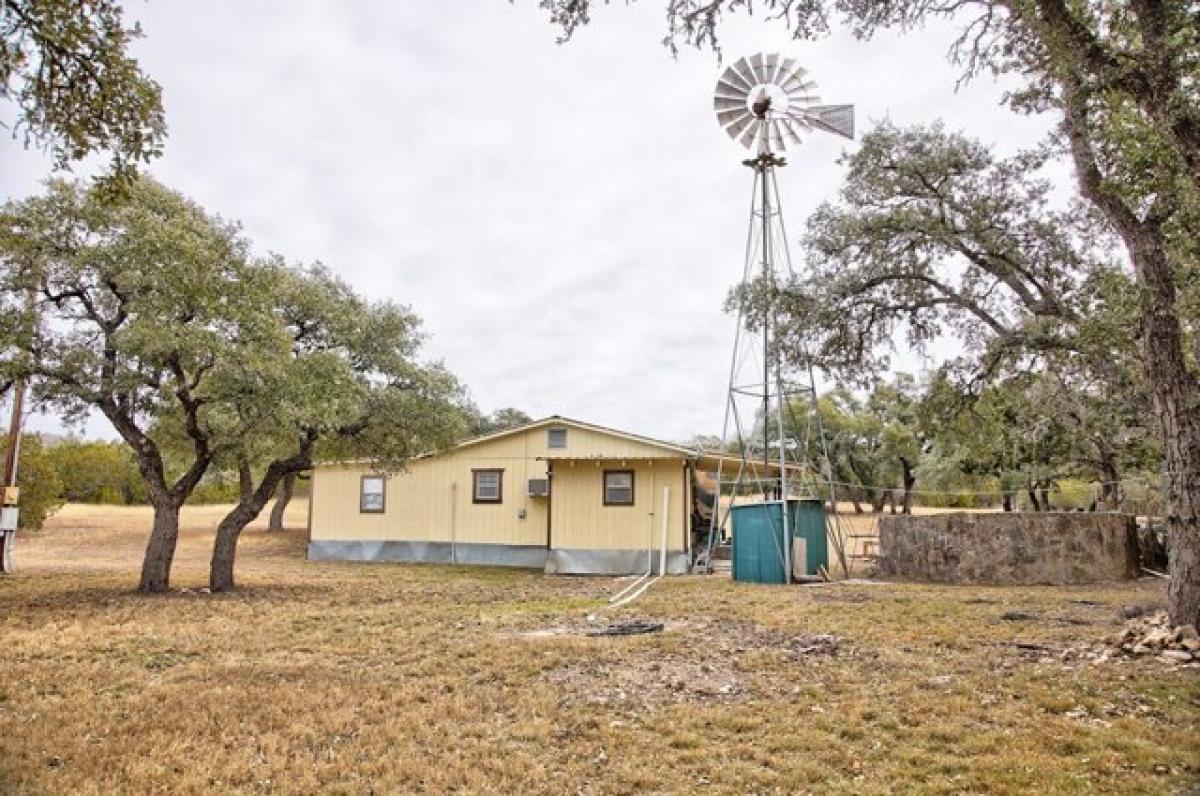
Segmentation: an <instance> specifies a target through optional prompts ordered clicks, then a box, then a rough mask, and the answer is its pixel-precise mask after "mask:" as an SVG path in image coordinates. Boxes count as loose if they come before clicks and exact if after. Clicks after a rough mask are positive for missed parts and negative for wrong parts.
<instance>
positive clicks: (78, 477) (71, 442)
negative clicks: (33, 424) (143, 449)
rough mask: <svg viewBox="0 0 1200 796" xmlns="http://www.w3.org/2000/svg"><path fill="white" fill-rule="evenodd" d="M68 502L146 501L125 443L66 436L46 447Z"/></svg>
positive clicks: (133, 461) (141, 483) (112, 502)
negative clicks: (83, 439)
mask: <svg viewBox="0 0 1200 796" xmlns="http://www.w3.org/2000/svg"><path fill="white" fill-rule="evenodd" d="M46 454H47V456H48V457H49V458H50V461H51V462H52V464H53V466H54V469H55V470H56V471H57V473H58V478H59V481H60V483H61V491H60V492H59V495H60V497H62V499H63V500H66V501H69V502H72V503H107V504H114V505H130V504H137V503H145V502H146V487H145V484H144V483H143V482H142V479H141V476H140V474H139V473H138V470H137V461H136V460H135V459H134V456H133V452H132V451H131V450H130V449H129V446H128V445H125V444H123V443H119V442H84V441H80V440H76V439H67V440H64V441H62V442H59V443H58V444H56V445H54V446H52V447H50V448H48V449H47V450H46Z"/></svg>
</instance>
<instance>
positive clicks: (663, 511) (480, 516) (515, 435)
mask: <svg viewBox="0 0 1200 796" xmlns="http://www.w3.org/2000/svg"><path fill="white" fill-rule="evenodd" d="M699 458H700V456H699V454H698V453H697V452H695V451H692V450H690V449H688V448H685V447H680V446H678V445H673V444H671V443H668V442H660V441H657V440H653V439H648V438H646V437H641V436H638V435H635V434H628V433H625V432H621V431H616V430H613V429H608V428H604V427H601V426H596V425H591V424H588V423H582V422H579V421H577V420H570V419H568V418H564V417H557V416H556V417H550V418H547V419H545V420H539V421H536V422H534V423H530V424H528V425H525V426H521V427H519V428H514V429H510V430H507V431H502V432H499V433H496V434H491V435H488V436H485V437H479V438H477V439H473V440H469V441H467V442H464V443H462V444H460V445H458V446H457V447H455V448H453V449H451V450H449V451H447V452H445V453H441V454H438V455H431V456H424V457H420V458H417V459H415V460H413V461H411V462H410V463H409V465H408V467H407V469H406V470H404V471H403V472H400V473H381V472H378V471H375V470H373V469H372V468H371V466H370V465H367V464H361V463H344V464H339V463H327V464H321V465H319V466H318V467H317V468H316V469H315V470H314V472H313V478H312V497H311V502H310V504H309V505H310V512H311V516H310V518H309V534H310V536H309V545H308V557H309V558H310V559H314V560H339V561H424V562H437V563H461V564H497V565H508V566H519V567H539V568H541V567H544V568H545V570H546V571H547V572H560V573H572V574H630V573H640V572H645V571H646V568H647V566H648V565H649V566H651V568H652V569H653V570H654V571H656V572H657V571H658V570H659V569H660V563H659V562H660V560H661V559H660V555H661V551H662V548H663V544H664V539H665V545H666V551H667V552H666V571H667V572H668V573H683V572H686V571H687V567H688V562H689V560H690V550H689V549H688V548H689V545H690V533H689V527H688V526H689V521H690V518H691V508H692V495H691V489H692V471H693V469H694V467H695V466H696V464H697V461H698V459H699Z"/></svg>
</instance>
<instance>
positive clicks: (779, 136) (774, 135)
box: [767, 119, 786, 152]
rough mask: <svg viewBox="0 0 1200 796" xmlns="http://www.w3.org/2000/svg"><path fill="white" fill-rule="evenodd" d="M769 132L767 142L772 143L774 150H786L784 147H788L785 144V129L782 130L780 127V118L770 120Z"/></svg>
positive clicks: (768, 123)
mask: <svg viewBox="0 0 1200 796" xmlns="http://www.w3.org/2000/svg"><path fill="white" fill-rule="evenodd" d="M767 132H768V138H767V142H768V143H769V144H770V146H771V149H772V151H774V152H782V151H784V149H785V148H786V147H785V146H784V142H783V131H782V130H780V128H779V120H778V119H772V120H770V121H769V122H767Z"/></svg>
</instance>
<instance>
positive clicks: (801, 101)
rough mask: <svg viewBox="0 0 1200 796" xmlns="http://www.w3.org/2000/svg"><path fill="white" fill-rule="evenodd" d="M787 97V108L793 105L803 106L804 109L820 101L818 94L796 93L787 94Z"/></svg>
mask: <svg viewBox="0 0 1200 796" xmlns="http://www.w3.org/2000/svg"><path fill="white" fill-rule="evenodd" d="M787 98H788V107H789V108H791V107H793V106H794V107H797V108H804V109H805V110H807V109H809V108H811V107H812V106H813V105H816V104H817V103H818V102H820V101H821V95H820V94H801V93H796V94H788V95H787Z"/></svg>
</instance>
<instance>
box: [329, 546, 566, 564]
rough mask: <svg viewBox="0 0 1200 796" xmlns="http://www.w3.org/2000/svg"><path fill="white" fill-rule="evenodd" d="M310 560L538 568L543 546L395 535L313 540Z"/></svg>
mask: <svg viewBox="0 0 1200 796" xmlns="http://www.w3.org/2000/svg"><path fill="white" fill-rule="evenodd" d="M308 558H309V560H310V561H409V562H416V563H421V564H480V565H485V566H496V567H526V568H529V569H541V568H542V567H544V566H545V565H546V548H545V547H542V546H541V545H510V544H479V543H466V542H460V543H458V544H454V545H452V544H451V543H450V542H410V541H399V540H394V539H388V540H382V539H381V540H359V541H344V540H340V539H337V540H334V539H320V540H313V541H311V542H309V543H308Z"/></svg>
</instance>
